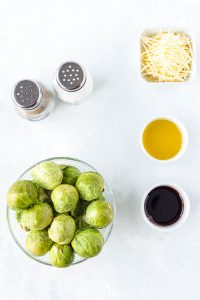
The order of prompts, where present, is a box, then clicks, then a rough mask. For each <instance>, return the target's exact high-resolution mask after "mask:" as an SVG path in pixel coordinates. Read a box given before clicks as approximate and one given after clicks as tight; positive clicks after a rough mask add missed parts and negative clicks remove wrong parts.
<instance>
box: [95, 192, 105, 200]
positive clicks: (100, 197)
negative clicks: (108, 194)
mask: <svg viewBox="0 0 200 300" xmlns="http://www.w3.org/2000/svg"><path fill="white" fill-rule="evenodd" d="M95 200H102V201H106V199H105V197H104V196H103V194H101V195H100V196H99V197H98V198H97V199H95Z"/></svg>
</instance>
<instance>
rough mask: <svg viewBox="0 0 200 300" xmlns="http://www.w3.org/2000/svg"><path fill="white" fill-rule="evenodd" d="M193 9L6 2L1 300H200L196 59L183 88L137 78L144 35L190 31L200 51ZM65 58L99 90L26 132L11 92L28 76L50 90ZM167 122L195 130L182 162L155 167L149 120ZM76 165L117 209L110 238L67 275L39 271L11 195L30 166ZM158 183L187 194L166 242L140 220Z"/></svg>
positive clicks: (2, 8)
mask: <svg viewBox="0 0 200 300" xmlns="http://www.w3.org/2000/svg"><path fill="white" fill-rule="evenodd" d="M199 22H200V4H199V1H198V0H196V1H195V0H190V1H186V0H184V1H183V0H182V1H180V0H179V1H178V0H176V1H175V0H174V1H172V0H171V1H169V0H165V1H156V0H151V1H150V0H145V1H144V0H143V1H142V0H140V1H139V0H138V1H133V0H129V1H128V0H123V1H122V0H121V1H120V0H118V1H114V0H112V1H111V0H110V1H106V0H101V1H94V0H84V1H82V0H77V1H66V0H63V1H62V0H57V1H53V0H52V1H47V0H43V1H41V0H40V1H39V0H35V1H34V0H29V1H27V0H15V1H13V0H7V1H1V3H0V28H1V30H0V78H1V88H0V104H1V109H0V157H1V160H0V174H1V175H0V178H1V180H0V191H1V202H0V211H1V214H0V215H1V217H0V237H1V238H0V239H1V243H0V295H1V299H3V300H4V299H5V300H10V299H15V300H18V299H19V300H25V299H26V300H27V299H29V300H37V299H39V300H40V299H42V300H53V299H70V300H71V299H81V300H82V299H87V300H90V299H95V300H96V299H97V300H98V299H101V300H102V299H106V300H107V299H120V300H121V299H125V300H129V299H130V300H132V299H137V300H155V299H159V300H168V299H171V300H177V299H178V300H179V299H180V300H187V299H192V300H196V299H199V297H200V285H199V278H200V176H199V172H200V170H199V163H200V153H199V146H200V135H199V128H200V118H199V115H200V99H199V86H200V76H199V74H200V64H199V62H200V60H199V58H200V54H199V53H198V54H199V55H198V60H197V76H196V77H195V78H194V79H193V80H192V81H191V82H189V83H187V84H175V85H156V84H147V83H145V82H144V81H143V80H142V79H141V78H140V76H139V74H138V63H139V56H138V43H139V36H140V33H141V32H142V31H143V30H144V29H146V28H149V27H151V28H152V27H158V28H160V27H172V28H176V27H180V28H182V27H183V28H188V29H190V30H191V31H192V33H193V34H194V35H195V39H196V46H197V52H198V51H199V43H200V26H199ZM68 59H72V60H76V61H79V62H80V63H82V64H83V65H85V66H87V67H88V69H89V70H90V72H91V73H92V74H93V77H94V80H95V92H94V94H93V96H92V97H91V98H90V100H89V101H88V102H86V103H84V104H83V105H81V106H68V105H66V104H65V103H62V102H57V105H56V108H55V110H54V112H53V113H52V114H51V115H50V116H49V117H48V118H47V119H45V120H43V121H39V122H36V123H34V122H33V123H31V122H28V121H26V120H23V119H21V118H20V117H19V116H18V115H17V113H16V112H15V111H14V108H13V105H12V101H11V97H10V90H11V87H12V85H13V84H14V83H15V82H16V81H18V80H19V79H22V78H33V79H38V80H41V81H44V82H46V83H47V84H49V86H50V87H51V81H52V78H53V76H54V72H55V71H56V68H57V67H58V66H59V65H60V63H62V62H63V61H66V60H68ZM160 114H169V115H173V116H175V117H178V118H180V120H182V122H183V123H184V124H185V125H186V127H187V129H188V132H189V139H190V142H189V148H188V151H187V153H186V154H185V155H184V156H183V158H181V160H179V161H177V162H174V163H172V164H165V165H162V164H159V163H156V162H154V161H151V160H150V159H148V158H147V157H146V156H145V155H144V154H143V153H142V151H141V150H140V146H139V131H140V128H141V127H142V125H143V123H144V122H145V121H146V119H147V118H151V117H152V116H155V115H160ZM65 155H66V156H72V157H76V158H80V159H82V160H85V161H87V162H89V163H90V164H92V165H94V167H95V168H97V169H98V170H99V171H100V172H101V173H102V174H103V175H104V176H105V178H106V179H107V181H108V182H109V183H110V185H111V188H112V189H113V191H114V193H115V197H116V203H117V220H116V224H115V227H114V231H113V234H112V236H111V238H110V240H109V242H108V243H107V245H106V246H105V248H104V250H103V252H102V254H101V255H99V256H98V257H97V258H94V259H91V260H90V261H88V262H86V263H83V264H82V265H79V266H75V267H72V268H69V269H64V270H58V269H54V268H48V267H45V266H42V265H40V264H37V263H36V262H34V261H32V260H30V259H29V258H28V257H26V256H25V255H24V254H23V253H22V252H21V251H20V249H19V248H18V247H17V246H16V245H15V243H14V242H13V241H12V239H11V236H10V235H9V232H8V228H7V224H6V219H5V209H6V204H5V193H6V190H7V188H8V187H9V185H10V184H11V183H12V182H13V181H14V180H15V179H16V178H17V177H18V175H20V173H21V172H22V171H24V169H26V168H27V167H29V166H30V165H31V164H33V163H35V162H37V161H39V160H41V159H44V158H47V157H51V156H65ZM158 181H162V182H163V181H170V182H171V181H172V182H174V183H177V184H179V185H181V186H182V187H183V188H184V189H185V190H186V191H187V192H188V195H189V197H190V199H191V213H190V217H189V219H188V221H187V223H186V224H185V225H184V226H183V227H182V228H180V229H179V230H177V231H175V232H172V233H167V234H162V233H159V232H156V231H153V230H152V229H150V228H149V227H148V226H147V225H146V224H145V223H144V221H143V220H142V218H141V215H140V203H141V199H142V196H143V194H144V193H145V191H146V190H147V189H148V187H150V186H151V185H152V184H155V183H157V182H158Z"/></svg>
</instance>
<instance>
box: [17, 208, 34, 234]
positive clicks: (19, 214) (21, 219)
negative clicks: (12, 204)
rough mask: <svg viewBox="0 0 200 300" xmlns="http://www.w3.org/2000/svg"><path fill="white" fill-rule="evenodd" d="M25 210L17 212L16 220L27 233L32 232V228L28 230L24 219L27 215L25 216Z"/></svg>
mask: <svg viewBox="0 0 200 300" xmlns="http://www.w3.org/2000/svg"><path fill="white" fill-rule="evenodd" d="M24 212H25V210H17V211H16V215H15V217H16V220H17V222H18V223H19V224H20V226H21V228H22V229H23V230H25V231H30V228H28V227H27V226H26V220H25V218H24V216H25V214H24Z"/></svg>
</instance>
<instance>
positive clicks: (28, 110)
mask: <svg viewBox="0 0 200 300" xmlns="http://www.w3.org/2000/svg"><path fill="white" fill-rule="evenodd" d="M12 98H13V101H14V105H15V108H16V110H17V112H18V113H19V114H20V115H21V116H22V117H23V118H25V119H28V120H30V121H36V120H42V119H44V118H45V117H47V116H48V114H49V113H50V112H51V111H52V109H53V106H54V101H53V98H52V93H51V92H50V91H49V90H48V89H47V88H46V87H45V86H44V85H43V84H41V83H39V82H37V81H33V80H27V79H25V80H21V81H19V82H18V83H17V84H15V86H14V87H13V91H12Z"/></svg>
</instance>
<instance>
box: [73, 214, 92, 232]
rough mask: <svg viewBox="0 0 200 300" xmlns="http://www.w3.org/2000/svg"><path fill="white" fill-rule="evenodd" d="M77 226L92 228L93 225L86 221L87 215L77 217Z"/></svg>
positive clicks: (79, 228) (79, 227)
mask: <svg viewBox="0 0 200 300" xmlns="http://www.w3.org/2000/svg"><path fill="white" fill-rule="evenodd" d="M76 227H77V229H78V230H81V229H86V228H90V227H91V226H90V225H89V224H87V223H86V222H85V215H83V216H80V217H78V218H76Z"/></svg>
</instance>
